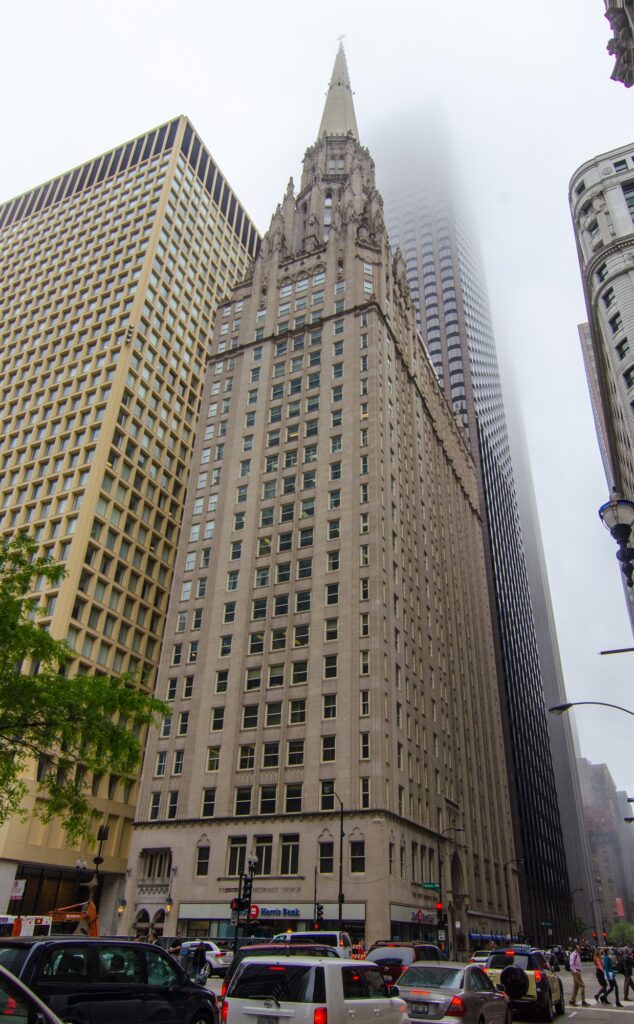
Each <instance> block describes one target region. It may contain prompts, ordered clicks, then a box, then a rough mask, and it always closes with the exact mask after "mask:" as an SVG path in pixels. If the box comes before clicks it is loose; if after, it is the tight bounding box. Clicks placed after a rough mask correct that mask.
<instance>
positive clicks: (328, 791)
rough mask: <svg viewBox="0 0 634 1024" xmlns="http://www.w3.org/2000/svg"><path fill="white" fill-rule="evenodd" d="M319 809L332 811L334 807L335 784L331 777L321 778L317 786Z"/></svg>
mask: <svg viewBox="0 0 634 1024" xmlns="http://www.w3.org/2000/svg"><path fill="white" fill-rule="evenodd" d="M319 809H320V810H321V811H334V809H335V784H334V781H333V780H332V779H322V780H321V783H320V786H319Z"/></svg>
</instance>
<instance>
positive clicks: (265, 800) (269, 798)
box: [260, 786, 277, 814]
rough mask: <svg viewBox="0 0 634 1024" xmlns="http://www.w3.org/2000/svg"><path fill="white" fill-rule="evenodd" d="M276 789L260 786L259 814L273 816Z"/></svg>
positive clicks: (275, 803)
mask: <svg viewBox="0 0 634 1024" xmlns="http://www.w3.org/2000/svg"><path fill="white" fill-rule="evenodd" d="M276 809H277V789H276V787H275V786H260V814H275V811H276Z"/></svg>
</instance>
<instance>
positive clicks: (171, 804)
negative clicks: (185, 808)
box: [167, 789, 178, 821]
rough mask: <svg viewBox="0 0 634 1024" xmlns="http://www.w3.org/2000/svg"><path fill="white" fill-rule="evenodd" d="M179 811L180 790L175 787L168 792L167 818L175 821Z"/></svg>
mask: <svg viewBox="0 0 634 1024" xmlns="http://www.w3.org/2000/svg"><path fill="white" fill-rule="evenodd" d="M177 813H178V790H177V789H173V790H171V792H169V793H168V794H167V818H168V820H169V821H173V820H174V818H175V817H176V815H177Z"/></svg>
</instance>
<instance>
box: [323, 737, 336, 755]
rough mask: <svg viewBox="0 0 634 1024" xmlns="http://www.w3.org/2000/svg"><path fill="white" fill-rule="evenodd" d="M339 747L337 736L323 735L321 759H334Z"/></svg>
mask: <svg viewBox="0 0 634 1024" xmlns="http://www.w3.org/2000/svg"><path fill="white" fill-rule="evenodd" d="M336 749H337V737H336V736H322V737H321V759H322V761H334V760H335V756H336Z"/></svg>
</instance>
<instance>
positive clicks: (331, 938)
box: [287, 932, 337, 946]
mask: <svg viewBox="0 0 634 1024" xmlns="http://www.w3.org/2000/svg"><path fill="white" fill-rule="evenodd" d="M287 941H288V942H290V943H291V944H292V945H300V943H303V944H304V945H309V946H336V945H337V936H336V935H325V934H324V932H322V933H321V934H320V935H317V934H316V935H315V937H314V938H313V937H312V935H297V936H295V935H289V937H288V940H287Z"/></svg>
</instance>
